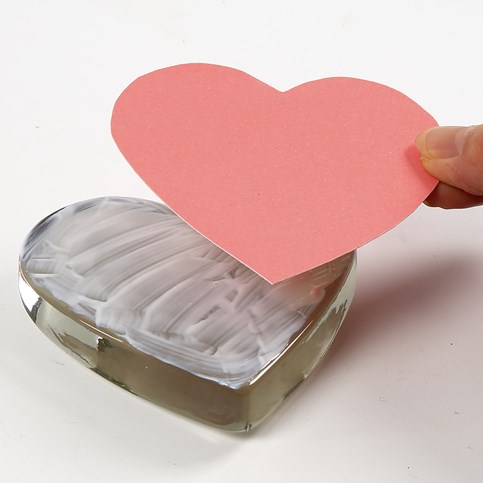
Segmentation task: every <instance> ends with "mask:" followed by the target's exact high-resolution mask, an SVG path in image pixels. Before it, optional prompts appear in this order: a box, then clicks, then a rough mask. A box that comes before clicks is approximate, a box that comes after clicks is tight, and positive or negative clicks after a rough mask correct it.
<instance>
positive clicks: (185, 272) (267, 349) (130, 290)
mask: <svg viewBox="0 0 483 483" xmlns="http://www.w3.org/2000/svg"><path fill="white" fill-rule="evenodd" d="M19 280H20V293H21V297H22V300H23V303H24V305H25V307H26V309H27V311H28V313H29V315H30V316H31V317H32V319H33V320H34V321H35V323H36V324H37V325H38V326H39V327H40V329H41V330H42V331H43V332H44V333H45V334H46V335H47V336H48V337H49V338H51V339H52V340H53V341H54V342H56V343H57V344H59V345H60V346H61V347H63V348H64V349H66V350H67V351H68V352H70V353H71V354H74V355H75V356H77V357H78V358H79V360H80V361H81V362H83V363H84V364H85V365H87V366H88V367H89V368H91V369H92V370H94V371H95V372H97V373H98V374H101V375H102V376H104V377H105V378H106V379H108V380H110V381H111V382H114V383H115V384H118V385H119V386H121V387H123V388H124V389H127V390H128V391H130V392H133V393H135V394H138V395H140V396H142V397H144V398H146V399H149V400H151V401H153V402H155V403H156V404H159V405H161V406H164V407H166V408H169V409H171V410H173V411H176V412H178V413H180V414H183V415H185V416H188V417H191V418H193V419H196V420H198V421H202V422H204V423H207V424H210V425H212V426H216V427H219V428H222V429H226V430H232V431H244V430H248V429H250V428H252V427H254V426H255V425H257V424H258V423H259V422H260V421H262V420H263V419H264V418H265V417H266V416H267V415H268V414H270V413H271V412H272V411H273V410H274V409H275V408H276V407H277V406H278V405H279V404H280V402H281V401H282V400H283V399H284V398H285V397H286V395H287V394H288V393H290V391H291V390H292V389H293V388H295V387H296V386H297V385H298V384H299V383H300V382H301V381H302V380H303V379H304V378H305V377H307V375H308V374H309V373H310V372H311V371H312V369H313V368H314V366H315V365H316V363H317V362H318V361H319V360H320V358H321V357H322V355H323V354H324V353H325V352H326V350H327V348H328V347H329V345H330V343H331V342H332V340H333V338H334V336H335V334H336V333H337V330H338V329H339V326H340V324H341V323H342V320H343V318H344V316H345V314H346V312H347V309H348V307H349V304H350V301H351V299H352V296H353V292H354V285H355V253H354V252H352V253H349V254H347V255H345V256H343V257H340V258H338V259H336V260H334V261H333V262H330V263H328V264H326V265H323V266H321V267H318V268H317V269H314V270H311V271H309V272H306V273H304V274H302V275H299V276H296V277H293V278H291V279H288V280H286V281H283V282H280V283H278V284H275V285H271V284H269V283H268V282H266V281H265V280H264V279H263V278H261V277H260V276H259V275H257V274H256V273H254V272H252V271H251V270H250V269H248V268H247V267H245V266H244V265H243V264H241V263H240V262H238V261H237V260H235V259H234V258H233V257H231V256H230V255H228V254H226V253H225V252H224V251H223V250H221V249H220V248H218V247H216V246H215V245H213V244H212V243H211V242H209V241H208V240H206V239H205V238H204V237H203V236H201V235H200V234H199V233H197V232H196V231H195V230H193V229H192V228H191V227H189V226H188V225H187V224H186V223H185V222H183V221H182V220H181V219H180V218H179V217H178V216H176V215H175V214H174V213H173V212H172V211H171V210H170V209H169V208H167V207H166V206H165V205H162V204H160V203H155V202H151V201H145V200H138V199H132V198H115V197H107V198H98V199H94V200H89V201H85V202H79V203H76V204H73V205H71V206H68V207H66V208H63V209H61V210H59V211H57V212H55V213H53V214H52V215H50V216H48V217H47V218H45V219H44V220H42V221H41V222H40V223H39V224H38V225H37V226H36V227H35V228H34V229H33V230H32V231H31V232H30V234H29V235H28V237H27V239H26V241H25V244H24V246H23V248H22V251H21V254H20V278H19Z"/></svg>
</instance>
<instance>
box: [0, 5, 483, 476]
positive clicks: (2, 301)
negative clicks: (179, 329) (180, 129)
mask: <svg viewBox="0 0 483 483" xmlns="http://www.w3.org/2000/svg"><path fill="white" fill-rule="evenodd" d="M482 25H483V7H482V6H481V2H479V1H478V0H475V1H469V0H467V1H461V2H450V1H443V0H439V1H419V2H417V1H408V2H398V3H397V4H396V3H395V2H384V1H375V0H372V1H371V0H368V1H365V2H358V1H356V0H354V1H341V2H321V1H319V2H315V1H314V2H309V1H307V2H295V1H293V2H282V1H278V2H275V1H273V2H272V1H265V2H259V1H253V2H250V1H237V2H232V1H229V0H227V1H218V2H214V1H204V2H197V1H194V0H193V1H191V2H188V1H172V2H166V1H165V2H160V1H154V0H153V1H142V0H140V1H137V2H131V1H119V0H118V1H112V0H111V1H94V0H87V1H84V2H61V1H44V2H34V1H24V2H10V3H9V4H8V5H7V6H6V7H5V6H4V8H3V9H2V16H1V18H0V40H1V41H0V58H1V59H2V74H1V76H0V88H1V94H0V129H1V142H0V156H1V167H2V173H1V180H2V190H1V196H2V200H1V207H2V208H1V209H2V221H3V230H2V235H3V236H2V237H1V243H2V247H1V252H0V253H1V257H0V263H1V272H0V273H1V277H0V284H1V285H0V289H1V292H0V293H1V297H0V314H1V317H2V331H3V332H2V337H1V338H0V386H1V398H0V454H1V462H0V480H1V481H2V482H3V481H6V482H10V481H16V482H18V481H21V482H30V481H42V482H43V481H49V482H57V481H59V482H61V481H62V482H63V481H72V482H77V481H79V482H80V481H105V482H110V481H116V482H124V481H125V482H131V481H140V482H145V481H146V482H151V481H153V482H154V481H156V482H157V481H168V482H170V481H177V482H178V481H179V482H191V481H206V482H208V481H209V482H245V481H256V482H258V481H269V482H270V481H327V482H331V483H339V482H371V483H374V482H392V483H399V482H411V481H415V480H417V481H424V482H431V483H432V482H438V483H446V482H448V483H449V482H465V483H466V482H471V483H472V482H481V481H483V418H482V415H481V412H482V409H481V408H482V407H483V351H482V341H483V297H482V296H481V290H482V287H483V243H482V242H483V208H474V209H469V210H465V211H454V212H444V211H442V210H438V209H430V208H427V207H424V206H423V207H421V208H420V209H419V210H418V211H417V212H416V213H415V214H414V215H412V216H411V217H410V218H409V219H407V220H406V221H405V222H404V223H402V224H401V225H400V226H399V227H397V228H396V229H394V230H392V231H391V232H390V233H388V234H386V235H384V236H382V237H380V238H379V239H377V240H375V241H374V242H372V243H371V244H369V245H367V246H366V247H364V248H363V249H361V250H360V251H359V276H358V289H357V291H356V297H355V301H354V303H353V306H352V308H351V311H350V313H349V315H348V318H347V320H346V322H345V325H344V327H343V330H342V332H341V333H340V335H339V337H338V338H337V340H336V343H335V346H334V348H333V350H332V351H331V353H330V355H329V357H328V358H327V360H326V363H325V364H324V365H323V366H322V367H319V368H318V369H317V370H316V371H315V373H314V374H313V375H312V376H311V378H310V379H309V380H308V381H307V382H306V383H304V384H303V385H302V386H301V387H300V388H299V389H298V390H297V391H296V392H295V393H294V394H293V395H292V396H291V397H290V398H289V399H288V400H287V401H286V402H285V403H284V405H283V406H282V407H281V408H280V409H279V410H278V411H277V413H276V414H275V415H274V417H272V418H271V419H270V420H269V421H268V422H266V423H265V424H264V425H263V426H261V427H260V428H259V429H258V430H256V431H254V432H253V433H251V434H250V433H249V434H246V435H230V434H225V433H222V432H219V431H216V430H212V429H210V428H206V427H204V426H201V425H199V424H196V423H192V422H190V421H188V420H185V419H182V418H180V417H178V416H175V415H172V414H171V413H169V412H167V411H165V410H162V409H159V408H157V407H155V406H153V405H150V404H149V403H146V402H144V401H142V400H140V399H138V398H136V397H134V396H132V395H130V394H128V393H126V392H125V391H122V390H121V389H119V388H117V387H115V386H113V385H112V384H108V383H107V382H106V381H104V380H103V379H101V378H100V377H98V376H96V375H95V374H93V373H91V372H89V371H88V370H86V369H85V368H83V367H82V366H80V365H79V364H78V363H77V362H75V361H74V360H73V359H71V358H70V357H69V356H68V355H66V354H64V353H63V352H61V351H60V349H57V348H56V347H55V346H54V345H53V344H52V343H51V342H50V341H48V340H47V339H46V338H45V337H44V336H43V335H42V334H41V333H40V331H38V330H37V329H36V327H35V326H34V325H33V324H32V323H31V322H30V320H29V318H28V316H27V314H26V313H25V311H24V310H23V308H22V306H21V304H20V301H19V297H18V295H17V282H16V271H17V267H16V260H17V255H18V250H19V247H20V245H21V242H22V239H23V237H24V235H25V234H26V233H27V231H28V230H29V229H30V228H31V227H32V225H33V224H35V223H36V222H37V221H38V220H39V219H41V218H43V217H44V216H45V215H47V214H49V213H50V212H52V211H54V210H56V209H58V208H59V207H61V206H64V205H66V204H69V203H73V202H75V201H78V200H82V199H87V198H92V197H94V196H104V195H122V196H136V197H145V198H150V199H155V197H154V195H153V194H152V193H151V192H150V191H149V189H148V188H146V187H145V186H144V185H143V183H142V182H141V181H140V180H139V179H138V178H137V177H136V175H134V173H133V172H132V170H131V169H130V167H129V166H128V165H127V163H125V162H124V161H123V159H122V156H121V155H120V153H119V152H118V151H117V149H116V147H115V145H114V143H113V141H112V139H111V136H110V131H109V117H110V111H111V108H112V105H113V102H114V100H115V98H116V96H117V95H118V94H119V93H120V92H121V90H122V89H123V88H124V87H125V86H126V85H127V84H128V83H129V82H130V81H131V80H132V79H134V78H135V77H136V76H138V75H140V74H143V73H146V72H148V71H151V70H154V69H156V68H159V67H163V66H166V65H171V64H175V63H181V62H191V61H203V62H213V63H221V64H226V65H230V66H233V67H236V68H241V69H244V70H247V71H248V72H249V73H250V74H252V75H254V76H256V77H259V78H260V79H262V80H263V81H265V82H268V83H270V84H272V85H274V86H275V87H277V88H280V89H283V88H289V87H291V86H293V85H295V84H298V83H301V82H304V81H307V80H310V79H314V78H318V77H324V76H332V75H349V76H355V77H363V78H368V79H371V80H374V81H378V82H382V83H385V84H388V85H390V86H391V87H395V88H397V89H400V90H402V91H403V92H404V93H406V94H408V95H409V96H411V97H412V98H413V99H415V100H416V101H418V102H419V103H420V104H422V105H423V106H424V107H425V108H426V109H428V110H429V111H430V112H431V113H432V114H433V115H434V116H435V117H436V118H437V119H438V120H439V122H440V123H441V124H459V123H463V124H471V123H477V122H483V96H482V93H481V86H482V85H483V67H481V61H480V57H481V45H482V40H483V39H482V38H483V33H482V29H481V26H482Z"/></svg>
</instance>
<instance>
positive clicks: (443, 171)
mask: <svg viewBox="0 0 483 483" xmlns="http://www.w3.org/2000/svg"><path fill="white" fill-rule="evenodd" d="M416 146H417V147H418V149H419V151H420V152H421V162H422V163H423V166H424V168H425V169H426V171H427V172H428V173H429V174H431V175H432V176H434V177H435V178H437V179H439V180H440V183H438V185H437V186H436V188H435V189H434V191H433V192H432V193H431V194H430V195H429V196H428V198H427V199H426V204H427V205H429V206H439V207H441V208H468V207H470V206H477V205H483V125H480V126H471V127H459V126H445V127H436V128H433V129H429V130H428V131H424V132H422V133H421V134H419V136H418V137H417V139H416Z"/></svg>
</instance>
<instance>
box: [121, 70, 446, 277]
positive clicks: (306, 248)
mask: <svg viewBox="0 0 483 483" xmlns="http://www.w3.org/2000/svg"><path fill="white" fill-rule="evenodd" d="M436 125H437V123H436V121H435V120H434V119H433V118H432V117H431V116H430V115H429V114H428V113H427V112H426V111H424V110H423V109H422V108H421V107H420V106H419V105H418V104H416V103H415V102H414V101H412V100H411V99H409V98H408V97H407V96H405V95H404V94H402V93H400V92H398V91H396V90H394V89H392V88H389V87H387V86H384V85H381V84H377V83H374V82H370V81H366V80H361V79H354V78H345V77H333V78H326V79H320V80H316V81H312V82H307V83H305V84H302V85H299V86H297V87H294V88H293V89H290V90H288V91H286V92H281V91H278V90H276V89H274V88H273V87H271V86H269V85H267V84H265V83H263V82H261V81H260V80H257V79H255V78H253V77H251V76H250V75H248V74H246V73H244V72H241V71H239V70H235V69H232V68H228V67H222V66H216V65H210V64H185V65H178V66H174V67H168V68H165V69H161V70H157V71H155V72H152V73H150V74H147V75H144V76H142V77H140V78H138V79H136V80H135V81H134V82H133V83H132V84H131V85H129V86H128V87H127V89H126V90H125V91H124V92H123V93H122V94H121V96H120V97H119V99H118V100H117V102H116V104H115V106H114V111H113V116H112V133H113V136H114V139H115V141H116V143H117V145H118V147H119V149H120V150H121V152H122V154H123V155H124V157H125V158H126V159H127V160H128V162H129V163H130V164H131V166H132V167H133V168H134V169H135V170H136V172H137V173H138V174H139V175H140V176H141V177H142V179H143V180H144V181H145V182H146V183H147V184H148V185H149V186H150V187H151V188H152V189H153V190H154V192H155V193H156V194H157V195H158V196H159V197H160V198H161V199H162V200H163V201H165V202H166V203H167V204H168V206H169V207H170V208H171V209H172V210H174V211H175V212H176V213H177V214H178V215H179V216H180V217H181V218H182V219H184V220H185V221H186V222H187V223H188V224H189V225H191V226H192V227H193V228H195V229H196V230H197V231H198V232H200V233H201V234H202V235H204V236H205V237H206V238H208V239H209V240H211V241H212V242H213V243H215V244H216V245H218V246H219V247H220V248H222V249H223V250H224V251H226V252H228V253H229V254H231V255H232V256H234V257H235V258H237V259H238V260H239V261H241V262H242V263H244V264H245V265H247V266H248V267H249V268H251V269H252V270H254V271H255V272H257V273H258V274H260V275H261V276H262V277H264V278H265V279H267V280H268V281H269V282H271V283H275V282H279V281H281V280H284V279H287V278H289V277H292V276H294V275H297V274H299V273H302V272H305V271H307V270H309V269H312V268H314V267H316V266H319V265H321V264H323V263H326V262H328V261H330V260H333V259H335V258H336V257H339V256H341V255H343V254H345V253H348V252H350V251H352V250H354V249H356V248H358V247H360V246H362V245H363V244H365V243H367V242H368V241H370V240H373V239H374V238H376V237H378V236H379V235H381V234H383V233H384V232H386V231H387V230H389V229H391V228H393V227H394V226H395V225H397V224H398V223H399V222H401V221H402V220H403V219H404V218H406V217H407V216H408V215H409V214H411V213H412V212H413V211H414V210H415V209H416V208H417V207H418V206H419V205H420V203H421V202H422V201H423V200H424V199H425V198H426V197H427V195H428V194H429V193H430V192H431V191H432V190H433V188H434V187H435V185H436V183H437V181H436V180H435V179H433V178H432V177H430V176H429V175H428V174H427V173H426V172H425V171H424V170H423V168H422V167H421V165H420V162H419V154H418V152H417V150H416V147H415V145H414V139H415V137H416V135H417V134H418V133H419V132H420V131H422V130H424V129H428V128H430V127H433V126H436Z"/></svg>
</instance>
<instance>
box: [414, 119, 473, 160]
mask: <svg viewBox="0 0 483 483" xmlns="http://www.w3.org/2000/svg"><path fill="white" fill-rule="evenodd" d="M470 129H471V128H469V127H461V126H444V127H435V128H433V129H429V130H428V131H424V132H422V133H421V134H419V136H418V137H417V138H416V146H417V148H418V149H419V151H420V152H421V157H422V158H423V159H447V158H454V157H455V156H458V155H459V154H461V153H462V152H463V147H464V144H465V139H466V135H467V133H468V131H469V130H470Z"/></svg>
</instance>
